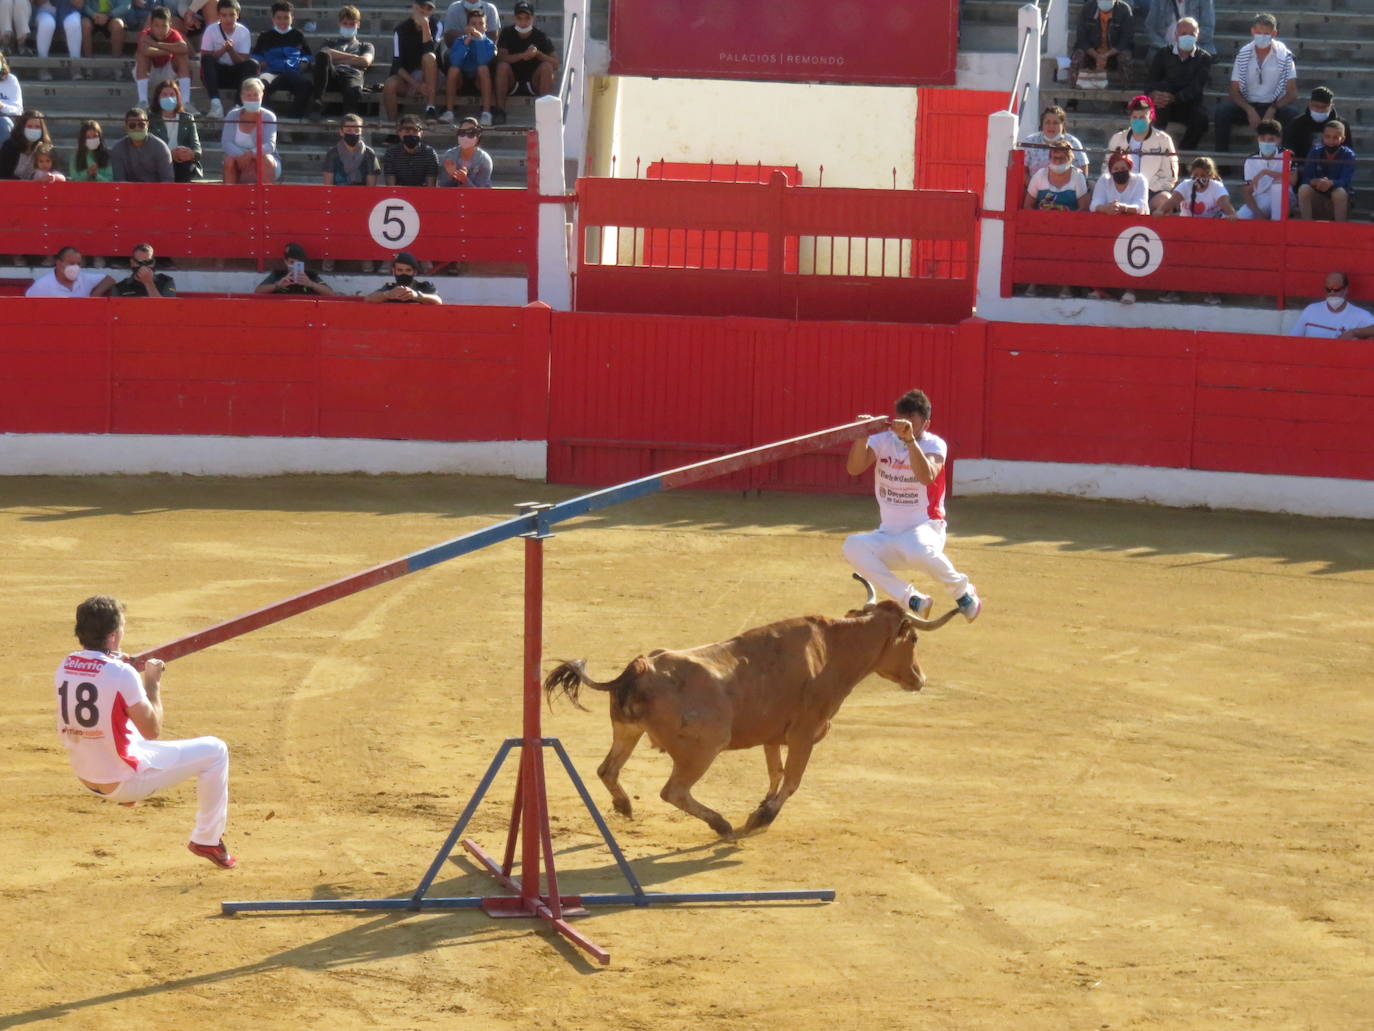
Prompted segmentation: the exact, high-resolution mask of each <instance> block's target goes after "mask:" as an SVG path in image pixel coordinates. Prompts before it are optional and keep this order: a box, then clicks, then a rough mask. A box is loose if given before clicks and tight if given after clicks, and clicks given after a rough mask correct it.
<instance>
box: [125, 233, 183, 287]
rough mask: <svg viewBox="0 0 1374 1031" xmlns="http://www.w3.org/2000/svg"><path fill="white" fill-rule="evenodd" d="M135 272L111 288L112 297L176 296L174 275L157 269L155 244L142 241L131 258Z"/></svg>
mask: <svg viewBox="0 0 1374 1031" xmlns="http://www.w3.org/2000/svg"><path fill="white" fill-rule="evenodd" d="M129 268H130V269H132V270H133V274H132V275H130V276H129V278H128V279H121V280H120V281H119V282H118V283H116V284H115V285H114V286H113V287H111V288H110V296H111V297H175V296H176V295H177V288H176V284H175V283H174V282H172V277H171V276H168V275H164V274H163V273H161V272H158V271H157V263H156V261H155V260H154V258H153V245H152V244H150V243H141V244H139V245H138V246H137V247H135V248H134V252H133V254H132V255H131V256H130V258H129Z"/></svg>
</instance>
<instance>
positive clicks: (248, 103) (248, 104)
mask: <svg viewBox="0 0 1374 1031" xmlns="http://www.w3.org/2000/svg"><path fill="white" fill-rule="evenodd" d="M261 108H262V101H261V100H245V101H244V102H243V109H244V110H245V111H247V112H248V113H249V114H250V115H251V114H256V113H257V112H258V111H259V110H260V109H261Z"/></svg>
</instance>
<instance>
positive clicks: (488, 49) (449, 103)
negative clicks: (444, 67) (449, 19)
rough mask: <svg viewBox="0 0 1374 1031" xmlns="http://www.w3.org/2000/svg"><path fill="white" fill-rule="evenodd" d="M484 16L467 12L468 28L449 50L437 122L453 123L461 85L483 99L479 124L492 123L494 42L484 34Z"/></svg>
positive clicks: (474, 12)
mask: <svg viewBox="0 0 1374 1031" xmlns="http://www.w3.org/2000/svg"><path fill="white" fill-rule="evenodd" d="M486 23H487V16H486V14H484V13H483V12H482V11H480V10H478V11H470V12H468V30H467V32H465V33H464V34H463V35H461V36H459V37H458V38H457V39H456V40H454V41H453V46H452V48H451V49H450V50H449V52H448V72H447V88H446V90H445V93H444V108H445V110H444V113H443V115H442V116H441V117H440V121H443V122H448V123H449V124H452V123H453V119H454V114H453V106H454V104H456V103H457V102H458V92H459V90H461V89H463V88H464V86H465V85H466V87H467V88H468V89H469V90H473V89H475V90H476V91H477V94H478V95H479V96H480V97H481V98H482V117H481V119H480V124H482V125H490V124H491V91H492V79H491V68H492V63H493V62H494V61H495V60H496V44H495V43H493V42H492V41H491V40H490V39H489V38H488V37H487V31H486Z"/></svg>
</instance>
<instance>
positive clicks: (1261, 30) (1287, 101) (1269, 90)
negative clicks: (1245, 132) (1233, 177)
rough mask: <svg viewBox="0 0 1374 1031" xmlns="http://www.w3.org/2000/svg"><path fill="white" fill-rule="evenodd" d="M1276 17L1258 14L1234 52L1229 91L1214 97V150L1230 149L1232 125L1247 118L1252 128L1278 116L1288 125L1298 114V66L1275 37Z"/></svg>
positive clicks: (1289, 52)
mask: <svg viewBox="0 0 1374 1031" xmlns="http://www.w3.org/2000/svg"><path fill="white" fill-rule="evenodd" d="M1278 33H1279V23H1278V20H1277V19H1276V18H1275V17H1274V16H1273V15H1272V14H1257V15H1255V18H1254V21H1253V22H1252V23H1251V25H1250V42H1249V43H1246V44H1245V46H1243V47H1241V48H1240V50H1238V51H1237V52H1236V63H1235V64H1234V65H1233V66H1232V67H1231V88H1230V93H1229V94H1228V95H1227V96H1226V97H1225V99H1223V100H1219V101H1217V106H1216V111H1215V112H1213V118H1214V120H1215V122H1216V138H1217V150H1219V151H1221V152H1222V153H1225V152H1227V151H1229V150H1230V149H1231V127H1232V126H1233V125H1237V124H1239V123H1240V122H1247V123H1249V126H1250V128H1251V129H1253V128H1255V126H1257V125H1259V123H1260V122H1264V121H1270V120H1272V119H1278V121H1279V122H1280V123H1281V124H1283V125H1285V126H1286V125H1288V123H1289V122H1291V121H1292V120H1293V119H1294V118H1296V117H1298V109H1297V108H1296V107H1294V106H1293V103H1294V101H1296V100H1297V99H1298V66H1297V64H1296V62H1295V61H1294V60H1293V52H1292V51H1291V50H1289V49H1288V48H1287V47H1286V46H1284V45H1283V44H1282V43H1280V42H1279V41H1278V39H1277V38H1276V37H1277V36H1278Z"/></svg>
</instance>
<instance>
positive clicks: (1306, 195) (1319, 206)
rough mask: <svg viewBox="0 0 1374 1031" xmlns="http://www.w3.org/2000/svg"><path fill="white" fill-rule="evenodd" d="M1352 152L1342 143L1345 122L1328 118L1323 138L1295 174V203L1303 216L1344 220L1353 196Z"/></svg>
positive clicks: (1329, 220) (1319, 219) (1326, 220)
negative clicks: (1296, 195) (1332, 120)
mask: <svg viewBox="0 0 1374 1031" xmlns="http://www.w3.org/2000/svg"><path fill="white" fill-rule="evenodd" d="M1354 178H1355V152H1354V151H1353V150H1351V149H1350V148H1349V147H1347V146H1346V145H1345V124H1344V123H1343V122H1327V123H1326V125H1325V127H1324V128H1323V129H1322V141H1321V142H1320V143H1318V144H1317V145H1316V146H1314V147H1313V148H1312V149H1311V151H1309V152H1308V155H1307V160H1306V161H1304V162H1303V163H1302V171H1301V172H1300V173H1299V175H1298V182H1299V183H1300V184H1301V185H1300V186H1299V187H1298V207H1299V208H1301V209H1302V217H1303V218H1307V219H1316V220H1317V221H1319V222H1331V221H1335V222H1344V221H1345V220H1346V219H1348V218H1349V217H1350V205H1351V202H1352V201H1353V200H1354V198H1355V187H1354V186H1352V185H1351V183H1352V181H1353V180H1354Z"/></svg>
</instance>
